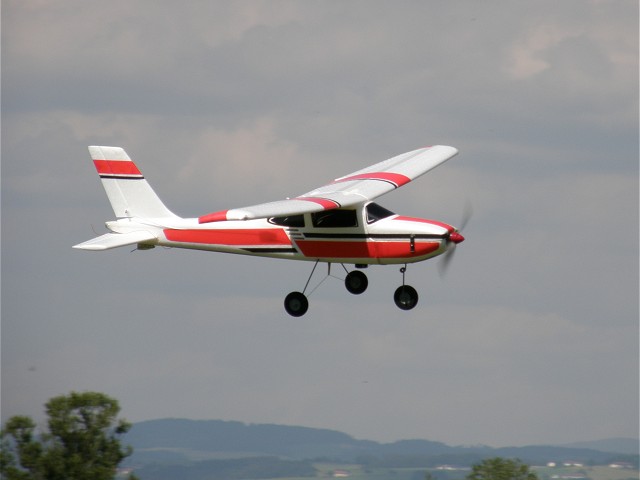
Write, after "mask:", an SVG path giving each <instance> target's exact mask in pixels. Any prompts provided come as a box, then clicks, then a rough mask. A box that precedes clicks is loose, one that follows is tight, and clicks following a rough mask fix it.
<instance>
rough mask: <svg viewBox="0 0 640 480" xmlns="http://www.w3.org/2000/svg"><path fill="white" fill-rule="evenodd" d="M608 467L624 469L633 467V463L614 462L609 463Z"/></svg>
mask: <svg viewBox="0 0 640 480" xmlns="http://www.w3.org/2000/svg"><path fill="white" fill-rule="evenodd" d="M609 467H610V468H625V469H629V470H631V469H633V465H632V464H631V463H628V462H615V463H611V464H609Z"/></svg>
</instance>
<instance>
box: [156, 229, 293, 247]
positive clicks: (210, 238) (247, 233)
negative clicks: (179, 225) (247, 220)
mask: <svg viewBox="0 0 640 480" xmlns="http://www.w3.org/2000/svg"><path fill="white" fill-rule="evenodd" d="M164 235H165V236H166V237H167V240H169V241H171V242H181V243H199V244H206V245H228V246H239V245H241V246H282V245H287V246H289V245H291V240H289V237H288V236H287V234H286V233H285V232H284V230H282V229H280V228H258V229H228V230H198V229H194V230H170V229H167V230H165V231H164Z"/></svg>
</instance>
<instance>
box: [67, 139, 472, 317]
mask: <svg viewBox="0 0 640 480" xmlns="http://www.w3.org/2000/svg"><path fill="white" fill-rule="evenodd" d="M89 152H90V154H91V158H92V159H93V163H94V165H95V167H96V169H97V171H98V174H99V175H100V178H101V179H102V185H103V186H104V188H105V190H106V192H107V196H108V197H109V201H110V202H111V206H112V207H113V210H114V212H115V216H116V218H117V220H114V221H110V222H106V227H107V229H109V230H110V231H111V232H112V233H107V234H105V235H102V236H99V237H96V238H94V239H92V240H89V241H86V242H84V243H80V244H78V245H75V246H74V247H73V248H78V249H81V250H90V251H97V250H108V249H111V248H116V247H123V246H126V245H137V248H138V249H139V250H147V249H151V248H154V247H155V246H163V247H174V248H189V249H196V250H207V251H213V252H224V253H236V254H243V255H255V256H262V257H273V258H284V259H289V260H307V261H313V262H316V265H315V266H314V269H313V270H314V271H315V267H316V266H317V264H318V263H319V262H326V263H327V264H328V266H329V271H330V268H331V264H332V263H339V264H342V265H343V267H344V264H353V265H355V267H356V268H357V269H356V270H352V271H351V272H348V271H347V269H346V267H345V271H347V275H346V278H345V286H346V288H347V290H348V291H349V292H351V293H353V294H361V293H363V292H364V291H365V290H366V288H367V285H368V280H367V277H366V275H365V274H364V273H363V272H362V271H360V269H362V268H366V267H367V266H369V265H388V264H404V267H403V268H401V269H400V271H401V272H402V285H401V286H400V287H398V289H397V290H396V291H395V294H394V300H395V303H396V305H397V306H398V307H399V308H401V309H403V310H410V309H412V308H413V307H415V305H416V304H417V302H418V293H417V292H416V290H415V289H414V288H413V287H411V286H409V285H405V284H404V273H405V271H406V265H407V264H408V263H414V262H420V261H422V260H427V259H429V258H433V257H436V256H438V255H441V254H445V253H446V255H445V261H447V260H448V258H449V257H450V256H451V254H452V253H453V251H454V248H455V246H456V245H457V244H458V243H460V242H462V241H463V240H464V237H463V236H462V235H461V234H460V233H459V231H458V229H456V228H454V227H452V226H451V225H447V224H446V223H442V222H438V221H434V220H425V219H420V218H410V217H406V216H400V215H397V214H395V213H393V212H390V211H389V210H387V209H386V208H384V207H381V206H380V205H378V204H377V203H373V202H372V200H374V199H375V198H377V197H379V196H380V195H383V194H385V193H387V192H389V191H391V190H394V189H396V188H399V187H401V186H403V185H405V184H407V183H409V182H410V181H411V180H414V179H416V178H418V177H419V176H421V175H423V174H425V173H426V172H428V171H429V170H431V169H433V168H435V167H437V166H438V165H440V164H441V163H444V162H445V161H447V160H448V159H450V158H451V157H453V156H454V155H456V154H457V153H458V150H457V149H455V148H453V147H447V146H442V145H437V146H431V147H425V148H420V149H418V150H414V151H411V152H408V153H404V154H402V155H398V156H396V157H393V158H390V159H389V160H386V161H383V162H380V163H376V164H375V165H372V166H370V167H367V168H365V169H363V170H358V171H357V172H354V173H351V174H349V175H346V176H344V177H340V178H337V179H336V180H334V181H333V182H331V183H329V184H327V185H325V186H323V187H320V188H317V189H315V190H312V191H310V192H308V193H305V194H303V195H300V196H298V197H295V198H291V199H286V200H279V201H275V202H270V203H262V204H259V205H253V206H250V207H244V208H236V209H232V210H223V211H219V212H214V213H209V214H207V215H203V216H201V217H199V218H181V217H179V216H177V215H175V214H173V213H172V212H171V211H170V210H169V209H168V208H167V207H166V206H165V205H164V203H162V201H161V200H160V198H159V197H158V196H157V195H156V193H155V192H154V191H153V189H152V188H151V186H150V185H149V183H147V181H146V180H145V178H144V176H143V175H142V173H141V172H140V170H139V169H138V167H137V166H136V165H135V163H133V161H132V160H131V159H130V158H129V156H128V155H127V153H126V152H125V151H124V150H123V149H122V148H119V147H99V146H94V147H89ZM312 275H313V271H312V272H311V275H310V276H309V280H307V285H306V286H305V288H304V289H303V291H302V292H291V293H290V294H289V295H287V297H286V299H285V302H284V305H285V309H286V311H287V312H288V313H289V314H290V315H293V316H296V317H298V316H301V315H304V314H305V313H306V311H307V309H308V306H309V303H308V300H307V297H306V295H305V292H306V289H307V287H308V285H309V281H310V280H311V276H312Z"/></svg>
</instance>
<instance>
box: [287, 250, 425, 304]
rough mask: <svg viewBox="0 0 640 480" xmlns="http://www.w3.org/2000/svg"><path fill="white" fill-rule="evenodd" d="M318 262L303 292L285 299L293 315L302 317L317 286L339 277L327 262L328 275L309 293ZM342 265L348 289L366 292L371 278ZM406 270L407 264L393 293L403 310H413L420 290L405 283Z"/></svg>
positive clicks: (355, 291)
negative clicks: (332, 273)
mask: <svg viewBox="0 0 640 480" xmlns="http://www.w3.org/2000/svg"><path fill="white" fill-rule="evenodd" d="M318 263H320V261H319V260H318V261H316V263H315V265H314V266H313V270H311V275H309V278H308V279H307V283H306V284H305V286H304V289H303V290H302V292H291V293H290V294H289V295H287V297H286V298H285V299H284V309H285V310H286V311H287V313H288V314H289V315H291V316H292V317H301V316H303V315H304V314H305V313H307V310H308V309H309V300H308V299H307V295H311V294H312V293H313V292H314V291H315V290H316V288H318V287H319V286H320V285H322V283H323V282H324V281H325V280H326V279H327V278H328V277H333V278H339V277H334V276H333V275H331V263H327V267H328V271H327V275H326V277H325V278H324V279H322V280H321V281H320V283H319V284H317V285H316V286H315V287H314V288H312V289H311V290H310V292H309V293H307V287H309V283H310V282H311V278H312V277H313V274H314V273H315V271H316V268H317V266H318ZM342 267H343V268H344V270H345V272H347V276H346V278H345V279H344V285H345V287H346V288H347V290H348V291H349V292H350V293H352V294H354V295H360V294H361V293H364V292H365V291H366V290H367V287H368V286H369V280H368V279H367V276H366V275H365V274H364V273H363V272H361V271H359V270H353V271H351V272H349V271H348V270H347V268H346V267H345V266H344V265H342ZM406 271H407V266H406V265H405V266H404V267H402V268H401V269H400V273H402V285H401V286H399V287H398V288H397V289H396V291H395V292H394V294H393V301H394V302H395V304H396V306H397V307H398V308H399V309H401V310H411V309H412V308H414V307H415V306H416V305H417V304H418V292H417V291H416V289H415V288H413V287H412V286H411V285H406V284H405V283H404V277H405V273H406Z"/></svg>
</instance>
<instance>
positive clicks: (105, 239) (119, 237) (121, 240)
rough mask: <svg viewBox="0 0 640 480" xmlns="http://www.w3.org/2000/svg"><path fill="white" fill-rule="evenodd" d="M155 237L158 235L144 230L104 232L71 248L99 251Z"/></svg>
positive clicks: (154, 238)
mask: <svg viewBox="0 0 640 480" xmlns="http://www.w3.org/2000/svg"><path fill="white" fill-rule="evenodd" d="M157 239H158V237H156V236H155V235H154V234H153V233H151V232H145V231H144V230H139V231H137V232H129V233H106V234H104V235H100V236H99V237H96V238H92V239H91V240H87V241H86V242H83V243H79V244H78V245H74V246H73V248H77V249H79V250H92V251H100V250H109V249H111V248H117V247H124V246H126V245H133V244H136V243H141V242H149V241H151V240H157Z"/></svg>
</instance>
